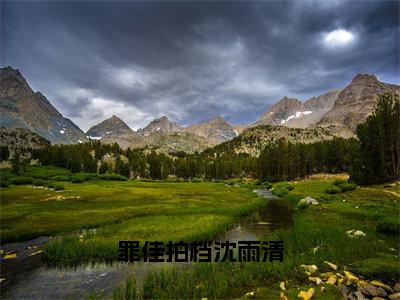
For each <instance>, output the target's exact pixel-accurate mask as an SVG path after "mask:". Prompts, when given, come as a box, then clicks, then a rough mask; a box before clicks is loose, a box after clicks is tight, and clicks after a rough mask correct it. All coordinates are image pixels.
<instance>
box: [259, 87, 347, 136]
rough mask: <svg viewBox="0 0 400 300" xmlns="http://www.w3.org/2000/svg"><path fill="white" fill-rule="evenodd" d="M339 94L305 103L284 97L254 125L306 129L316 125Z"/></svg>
mask: <svg viewBox="0 0 400 300" xmlns="http://www.w3.org/2000/svg"><path fill="white" fill-rule="evenodd" d="M339 93H340V90H333V91H330V92H327V93H326V94H323V95H320V96H317V97H312V98H310V99H308V100H307V101H305V102H301V101H299V100H297V99H294V98H288V97H284V98H282V99H281V100H279V101H278V102H277V103H275V104H274V105H272V106H271V107H269V108H268V109H267V110H266V111H265V112H264V114H263V115H262V116H261V117H260V118H259V119H258V120H257V121H256V123H255V124H254V125H283V126H286V127H291V128H308V127H310V126H312V125H313V124H315V123H317V122H318V121H319V120H320V119H321V118H322V116H323V115H324V114H325V113H327V112H328V111H329V110H330V109H331V108H332V107H333V105H334V103H335V101H336V99H337V98H338V96H339Z"/></svg>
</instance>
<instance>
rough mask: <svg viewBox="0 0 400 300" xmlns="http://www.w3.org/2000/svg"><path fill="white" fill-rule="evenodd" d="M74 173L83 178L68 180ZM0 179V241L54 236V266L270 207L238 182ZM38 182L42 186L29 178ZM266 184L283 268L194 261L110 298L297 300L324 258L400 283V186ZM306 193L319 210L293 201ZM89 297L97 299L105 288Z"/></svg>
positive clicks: (59, 173)
mask: <svg viewBox="0 0 400 300" xmlns="http://www.w3.org/2000/svg"><path fill="white" fill-rule="evenodd" d="M77 176H80V178H84V180H72V178H77ZM2 177H3V180H7V181H9V182H10V184H9V185H8V187H2V188H1V223H2V226H1V242H2V244H4V243H8V242H15V241H23V240H28V239H31V238H34V237H37V236H43V235H44V236H53V237H54V238H53V239H52V241H50V242H49V243H47V244H46V245H45V247H44V249H43V257H44V259H45V260H46V261H47V262H48V263H51V264H54V265H74V264H79V263H89V262H96V261H108V260H113V259H115V258H116V256H117V255H118V247H117V245H118V241H119V240H139V241H142V242H143V241H155V240H158V241H180V240H184V241H193V240H205V239H211V238H212V237H213V236H215V235H216V234H218V233H220V232H222V231H224V230H227V229H228V228H230V227H231V226H232V224H234V223H235V222H236V221H237V220H238V219H239V218H240V217H241V216H243V215H246V214H248V213H250V212H251V211H254V210H255V209H257V208H258V207H261V206H264V205H265V204H266V201H265V200H264V199H262V198H259V197H257V196H256V195H255V194H254V193H253V192H252V189H253V188H255V187H256V183H255V182H253V183H252V182H241V181H240V180H235V181H234V183H235V184H233V185H232V182H228V183H229V184H231V185H227V184H226V182H225V183H224V182H219V183H216V182H206V181H199V182H168V181H158V182H144V181H137V180H135V181H132V180H122V181H115V178H114V179H113V180H105V179H104V178H103V179H101V178H98V177H97V176H92V175H88V174H78V175H77V174H71V173H69V171H66V170H64V169H59V168H53V167H29V168H28V169H27V170H26V171H25V172H24V173H22V174H20V175H19V177H18V178H19V179H16V177H15V175H12V174H11V173H7V172H5V173H4V172H3V173H2ZM21 178H22V179H21ZM29 178H30V179H29ZM110 178H111V179H112V177H109V178H108V179H110ZM38 179H41V180H42V182H34V181H32V180H38ZM117 179H118V178H117ZM119 179H121V178H119ZM119 179H118V180H119ZM73 181H75V182H78V183H74V182H73ZM236 184H238V185H239V186H240V187H234V186H235V185H236ZM35 185H36V186H35ZM258 186H265V187H270V185H269V184H262V185H258ZM49 187H50V188H49ZM54 187H58V188H54ZM272 188H273V191H274V193H276V194H279V195H280V196H281V197H283V198H284V199H286V200H287V201H288V202H289V203H290V205H291V207H292V210H293V226H292V227H290V228H287V229H279V230H276V231H274V232H273V233H272V234H271V235H269V236H266V237H265V238H266V240H283V241H284V243H285V252H284V261H283V262H282V263H280V262H274V263H253V262H252V263H248V262H246V263H197V264H194V265H193V267H191V268H184V269H181V268H180V269H170V268H169V269H165V270H161V271H158V272H154V273H150V274H149V275H147V277H146V278H145V279H144V281H143V282H142V283H141V284H140V285H137V284H136V283H135V278H133V277H130V278H128V279H127V281H126V283H125V284H123V285H121V286H119V287H116V288H115V291H114V295H113V298H114V299H133V298H154V299H158V298H167V299H170V298H202V297H207V298H238V297H244V298H246V297H245V296H244V295H245V294H246V293H250V294H251V295H255V296H256V297H259V298H267V299H275V298H278V297H279V294H280V288H279V284H280V283H281V282H285V286H286V288H287V291H285V293H286V295H287V296H288V297H289V299H291V298H297V294H298V292H299V289H302V290H307V288H309V283H310V281H309V279H308V276H307V275H305V273H304V270H303V269H302V268H301V265H302V264H305V265H311V264H315V265H317V266H318V269H319V270H318V272H319V273H322V272H327V271H329V269H328V267H327V266H326V265H325V264H324V261H329V262H332V263H334V264H336V265H337V266H338V270H337V272H343V271H344V270H349V271H351V272H353V273H354V274H358V275H361V276H363V277H364V278H366V279H379V280H382V281H384V282H387V283H394V282H396V280H398V278H399V273H398V270H399V269H400V263H399V259H398V257H397V256H396V255H397V254H398V250H397V249H398V247H399V239H398V234H399V226H400V224H399V223H400V221H399V218H398V216H399V213H400V205H399V204H400V183H399V182H397V183H392V184H384V185H374V186H368V187H355V186H352V185H351V184H349V183H347V182H346V178H345V177H344V176H340V175H338V176H329V177H324V176H320V177H312V178H310V179H307V180H301V181H294V182H290V183H277V184H274V185H272ZM306 196H310V197H312V198H314V199H316V200H317V201H318V202H319V205H315V206H303V205H299V204H298V203H299V201H300V199H302V198H304V197H306ZM89 229H91V230H89ZM93 229H96V230H95V231H93ZM352 229H357V230H361V231H362V232H363V233H365V235H366V236H365V237H349V236H348V235H347V234H346V232H347V231H349V230H352ZM321 287H324V291H322V289H321ZM87 296H88V298H102V297H103V295H102V294H101V291H99V292H98V293H97V292H94V293H90V294H88V295H87ZM313 299H341V296H340V294H339V292H338V289H337V287H335V286H330V285H327V284H325V283H323V284H322V285H321V286H319V287H318V288H317V289H316V293H315V295H314V297H313Z"/></svg>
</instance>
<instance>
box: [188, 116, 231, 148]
mask: <svg viewBox="0 0 400 300" xmlns="http://www.w3.org/2000/svg"><path fill="white" fill-rule="evenodd" d="M184 130H185V131H186V132H189V133H192V134H196V135H200V136H204V137H206V138H208V139H210V140H211V141H214V142H217V143H221V142H225V141H228V140H231V139H233V138H234V137H236V136H237V135H238V132H237V130H236V129H235V128H234V127H233V126H232V125H230V124H229V123H228V122H227V121H226V120H225V119H224V118H222V117H221V116H217V117H214V118H213V119H211V120H209V121H206V122H203V123H198V124H194V125H191V126H189V127H186V128H185V129H184Z"/></svg>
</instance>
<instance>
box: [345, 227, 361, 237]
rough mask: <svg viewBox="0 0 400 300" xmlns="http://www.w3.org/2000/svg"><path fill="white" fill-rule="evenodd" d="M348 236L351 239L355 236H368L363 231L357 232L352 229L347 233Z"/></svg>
mask: <svg viewBox="0 0 400 300" xmlns="http://www.w3.org/2000/svg"><path fill="white" fill-rule="evenodd" d="M346 234H347V235H348V236H349V237H355V236H357V237H361V236H366V234H365V233H364V232H362V231H361V230H357V229H352V230H349V231H346Z"/></svg>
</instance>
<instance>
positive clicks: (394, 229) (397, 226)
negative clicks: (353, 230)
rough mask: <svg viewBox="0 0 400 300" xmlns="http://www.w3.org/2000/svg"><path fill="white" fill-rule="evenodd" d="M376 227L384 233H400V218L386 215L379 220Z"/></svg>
mask: <svg viewBox="0 0 400 300" xmlns="http://www.w3.org/2000/svg"><path fill="white" fill-rule="evenodd" d="M376 229H377V230H378V231H379V232H383V233H389V234H400V220H399V219H396V218H390V217H384V218H382V219H380V220H379V221H378V224H377V225H376Z"/></svg>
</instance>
